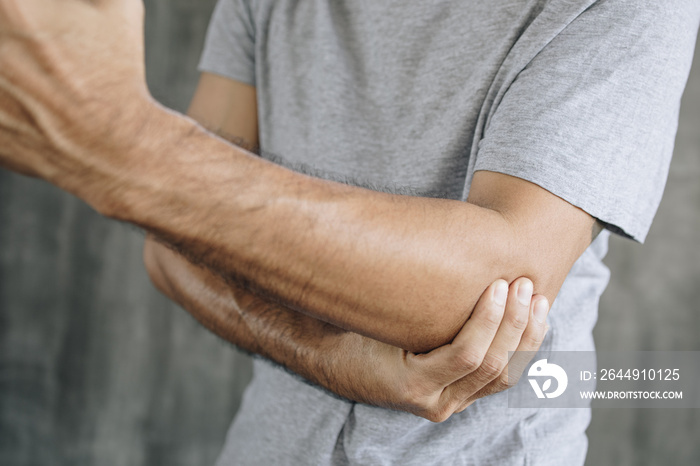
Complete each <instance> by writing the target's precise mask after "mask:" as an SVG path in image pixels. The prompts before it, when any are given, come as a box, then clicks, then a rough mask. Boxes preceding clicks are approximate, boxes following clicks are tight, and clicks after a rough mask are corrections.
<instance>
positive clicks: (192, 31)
mask: <svg viewBox="0 0 700 466" xmlns="http://www.w3.org/2000/svg"><path fill="white" fill-rule="evenodd" d="M214 3H215V1H214V0H198V1H197V2H193V1H190V0H147V1H146V7H147V13H148V16H147V44H148V47H147V62H148V74H149V84H150V86H151V89H152V92H153V94H154V95H155V97H156V98H157V99H159V100H160V101H161V102H163V103H164V104H166V105H168V106H170V107H173V108H175V109H178V110H184V109H185V107H186V105H187V102H188V100H189V98H190V96H191V93H192V90H193V87H194V84H195V80H196V71H195V65H196V62H197V58H198V55H199V52H200V48H201V43H202V40H203V34H204V31H205V27H206V24H207V22H208V19H209V15H210V13H211V9H212V8H213V5H214ZM699 207H700V59H698V58H697V57H696V66H695V68H694V71H693V74H692V75H691V78H690V82H689V85H688V89H687V91H686V95H685V97H684V103H683V109H682V115H681V123H680V130H679V135H678V141H677V148H676V155H675V158H674V162H673V165H672V168H671V175H670V179H669V185H668V188H667V191H666V195H665V198H664V202H663V203H662V206H661V209H660V211H659V214H658V216H657V220H656V224H655V226H654V227H653V229H652V232H651V234H650V235H649V239H648V241H647V244H646V245H645V246H643V247H641V246H638V245H635V244H632V243H629V242H626V241H623V240H619V239H615V240H614V241H613V242H612V244H611V253H610V255H609V258H608V261H607V262H608V264H609V265H610V267H611V268H612V270H613V277H614V278H613V281H612V283H611V285H610V287H609V289H608V291H607V293H606V295H605V296H604V299H603V302H602V305H601V319H600V324H599V325H598V328H597V329H596V337H597V341H598V345H599V347H600V348H602V349H618V348H619V349H623V348H624V349H628V350H629V349H646V350H651V349H659V350H660V349H665V350H696V351H698V350H700V340H699V339H698V336H697V334H698V332H699V331H700V315H699V313H698V308H700V304H698V303H700V286H699V285H700V208H699ZM141 244H142V235H141V234H140V233H139V232H138V231H136V230H134V229H131V228H129V227H126V226H123V225H119V224H116V223H113V222H109V221H106V220H104V219H102V218H100V217H99V216H98V215H96V214H95V213H94V212H93V211H92V210H91V209H90V208H89V207H87V206H85V205H84V204H83V203H81V202H79V201H77V200H76V199H74V198H72V197H71V196H68V195H66V194H64V193H62V192H60V191H59V190H57V189H55V188H53V187H51V186H49V185H47V184H45V183H42V182H39V181H36V180H30V179H25V178H21V177H19V176H15V175H12V174H9V173H6V172H0V464H2V465H12V466H15V465H76V466H78V465H104V466H111V465H115V466H116V465H144V466H146V465H148V466H158V465H167V466H177V465H204V464H211V463H212V462H213V460H214V458H215V457H216V455H217V453H218V450H219V448H220V445H221V442H222V441H223V438H224V434H225V431H226V428H227V427H228V424H229V422H230V420H231V419H232V417H233V415H234V413H235V411H236V409H237V407H238V403H239V398H240V394H241V391H242V390H243V388H244V386H245V385H246V383H247V382H248V380H249V378H250V366H249V362H248V360H247V358H246V357H244V356H242V355H240V354H239V353H237V352H236V351H233V350H231V348H230V347H229V346H227V345H225V344H223V343H221V342H219V341H218V340H216V339H215V338H214V337H213V336H211V335H209V334H208V333H207V332H205V331H204V330H202V329H201V328H200V327H199V326H198V325H197V324H196V323H195V322H194V321H193V320H192V319H191V318H190V317H189V316H188V315H187V314H186V313H185V312H183V311H181V310H179V309H178V308H176V307H175V306H174V305H172V304H170V303H168V302H167V301H166V300H165V299H164V298H162V297H161V296H160V295H158V293H157V292H156V291H154V290H153V289H152V287H151V286H150V284H149V282H148V279H147V276H146V274H145V272H144V270H143V267H142V265H141ZM589 435H590V439H591V449H590V454H589V464H590V465H613V464H614V465H627V464H630V465H631V464H634V465H647V464H648V465H656V464H662V463H663V464H679V465H685V464H688V465H690V464H700V447H699V446H698V445H697V438H698V436H699V435H700V417H699V416H698V413H697V410H691V411H678V410H667V411H666V410H609V411H595V412H594V418H593V423H592V425H591V428H590V429H589Z"/></svg>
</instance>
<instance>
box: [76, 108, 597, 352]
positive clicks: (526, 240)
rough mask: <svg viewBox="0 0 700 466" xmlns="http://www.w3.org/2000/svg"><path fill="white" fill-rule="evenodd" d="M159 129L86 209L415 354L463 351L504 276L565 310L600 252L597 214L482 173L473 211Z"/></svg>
mask: <svg viewBox="0 0 700 466" xmlns="http://www.w3.org/2000/svg"><path fill="white" fill-rule="evenodd" d="M150 124H151V125H152V126H153V128H154V131H151V132H149V133H148V134H145V135H144V138H143V141H140V143H139V145H138V149H137V150H132V151H131V152H129V153H128V154H127V157H126V158H127V159H128V163H125V162H122V163H120V164H119V165H118V166H115V169H114V171H113V172H111V173H114V175H113V176H115V177H118V179H119V180H120V183H119V187H118V188H117V189H118V192H117V193H112V194H113V195H110V196H108V197H104V196H102V197H100V193H95V192H86V193H83V194H82V195H83V197H84V198H86V199H91V198H92V199H101V202H99V203H98V208H99V209H100V210H101V211H102V212H103V213H106V214H108V215H110V216H112V217H116V218H120V219H122V220H126V221H130V222H132V223H136V224H138V225H141V226H143V227H144V228H146V229H147V230H149V231H151V232H153V233H154V234H156V235H157V236H158V237H159V238H160V239H161V240H163V241H165V242H167V243H169V244H171V245H172V246H173V247H175V248H176V249H177V250H178V251H180V252H182V253H183V254H185V255H186V256H187V257H188V258H189V259H190V260H192V261H193V262H195V263H198V264H202V265H205V266H207V267H209V268H210V269H212V270H214V271H216V272H217V273H219V274H220V275H221V276H223V277H225V278H226V279H228V280H232V281H233V282H235V283H238V284H240V285H243V286H245V287H247V288H248V289H251V290H253V291H254V292H256V293H258V294H261V295H262V296H265V297H266V298H268V299H271V300H274V301H276V302H279V303H281V304H283V305H284V306H286V307H289V308H292V309H294V310H297V311H301V312H304V313H306V314H308V315H310V316H312V317H315V318H318V319H321V320H324V321H326V322H329V323H332V324H334V325H337V326H340V327H342V328H345V329H349V330H352V331H355V332H358V333H361V334H363V335H367V336H370V337H372V338H375V339H378V340H381V341H385V342H388V343H390V344H393V345H396V346H400V347H402V348H406V349H409V350H412V351H418V352H421V351H426V350H429V349H432V348H434V347H437V346H440V345H442V344H444V343H446V342H449V341H451V340H452V338H453V337H454V336H455V334H456V333H457V331H458V330H459V329H460V328H461V326H462V324H463V323H464V321H465V320H466V319H467V318H468V316H469V314H470V312H471V309H472V308H473V307H474V304H475V303H476V301H477V299H478V298H479V296H480V295H481V293H482V292H483V291H484V290H485V289H486V287H487V286H488V285H489V284H490V283H491V282H493V281H494V280H496V279H498V278H504V279H506V280H507V281H512V280H513V279H515V278H516V277H518V276H527V277H530V278H531V279H532V280H533V282H534V283H535V291H536V292H537V293H540V294H544V295H545V296H547V298H549V300H550V302H551V301H553V300H554V298H555V297H556V294H557V292H558V290H559V288H560V286H561V284H562V282H563V280H564V278H565V276H566V274H567V273H568V271H569V269H570V267H571V265H572V264H573V262H574V261H575V260H576V259H577V258H578V256H579V255H580V254H581V253H582V252H583V250H584V249H585V248H586V246H587V245H588V244H589V242H590V231H591V226H592V224H593V220H592V218H591V217H590V216H589V215H588V214H586V213H585V212H583V211H581V210H580V209H578V208H576V207H574V206H572V205H570V204H568V203H567V202H565V201H563V200H561V199H560V198H558V197H556V196H554V195H552V194H551V193H549V192H547V191H545V190H544V189H542V188H540V187H538V186H536V185H533V184H531V183H528V182H526V181H523V180H520V179H517V178H513V177H510V176H507V175H501V174H496V173H490V172H478V173H477V174H476V175H475V177H474V180H473V184H472V188H471V194H470V198H469V202H467V203H464V202H459V201H452V200H444V199H425V198H415V197H407V196H399V195H391V194H385V193H379V192H374V191H369V190H366V189H362V188H357V187H352V186H346V185H342V184H338V183H333V182H328V181H324V180H320V179H316V178H311V177H308V176H305V175H302V174H298V173H294V172H292V171H290V170H287V169H285V168H282V167H279V166H277V165H274V164H272V163H268V162H266V161H264V160H262V159H260V158H258V157H256V156H254V155H252V154H250V153H247V152H246V151H245V150H242V149H241V148H239V147H236V146H233V145H231V144H229V143H228V142H226V141H224V140H222V139H220V138H218V137H215V136H214V135H213V134H211V133H210V132H208V131H206V130H204V129H203V128H202V127H201V126H199V125H197V124H196V123H195V122H193V121H192V120H189V119H185V118H183V117H181V116H179V115H175V114H171V113H168V112H165V111H163V112H157V116H154V117H152V120H151V123H150ZM151 135H153V136H151ZM121 158H122V159H123V158H124V157H121ZM116 159H119V157H116ZM108 185H111V186H114V185H115V183H114V182H111V183H108Z"/></svg>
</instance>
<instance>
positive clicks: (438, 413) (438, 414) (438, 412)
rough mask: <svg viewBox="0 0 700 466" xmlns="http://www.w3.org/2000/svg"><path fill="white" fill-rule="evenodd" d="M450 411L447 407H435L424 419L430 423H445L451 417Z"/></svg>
mask: <svg viewBox="0 0 700 466" xmlns="http://www.w3.org/2000/svg"><path fill="white" fill-rule="evenodd" d="M452 411H453V410H452V409H451V406H449V405H443V406H437V407H435V408H433V409H431V410H429V411H428V413H427V416H426V419H428V420H429V421H431V422H435V423H440V422H445V421H446V420H447V419H449V418H450V416H451V415H452Z"/></svg>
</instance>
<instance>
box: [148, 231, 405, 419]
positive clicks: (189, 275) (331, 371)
mask: <svg viewBox="0 0 700 466" xmlns="http://www.w3.org/2000/svg"><path fill="white" fill-rule="evenodd" d="M144 258H145V262H146V265H147V267H148V270H149V273H150V275H151V277H152V280H153V282H154V284H155V285H156V286H157V287H158V288H159V289H160V290H161V292H163V293H164V294H165V295H166V296H168V297H170V298H171V299H173V300H175V301H176V302H178V303H179V304H180V305H181V306H182V307H183V308H185V309H186V310H187V311H188V312H189V313H190V314H192V315H193V316H194V317H195V318H196V319H197V320H198V321H199V322H200V323H201V324H202V325H203V326H205V327H206V328H207V329H209V330H210V331H212V332H213V333H215V334H216V335H218V336H219V337H221V338H223V339H224V340H226V341H228V342H230V343H233V344H234V345H236V346H238V347H240V348H242V349H244V350H246V351H249V352H251V353H255V354H258V355H261V356H263V357H265V358H268V359H270V360H272V361H275V362H276V363H278V364H281V365H283V366H284V367H286V368H288V369H289V370H291V371H292V372H295V373H296V374H299V375H300V376H302V377H304V378H305V379H307V380H309V381H311V382H312V383H314V384H317V385H319V386H322V387H324V388H326V389H327V390H330V391H332V392H334V393H336V394H338V395H340V396H343V397H345V398H348V399H351V400H353V401H359V402H363V403H369V404H374V405H380V406H385V407H397V404H398V403H397V400H396V397H394V398H391V396H390V394H391V393H395V392H396V390H397V389H398V387H388V386H386V384H385V383H384V382H385V381H386V380H391V378H390V374H373V373H372V372H371V371H372V352H371V350H372V349H375V350H376V349H378V348H380V347H382V350H383V351H395V352H397V353H398V352H401V350H400V349H399V348H391V347H389V345H384V344H380V343H378V342H373V341H371V340H370V339H369V338H367V337H363V336H361V335H358V334H355V333H352V332H348V331H345V330H342V329H340V328H338V327H335V326H333V325H331V324H328V323H325V322H322V321H319V320H317V319H314V318H312V317H309V316H306V315H304V314H301V313H298V312H295V311H292V310H289V309H285V308H283V307H282V306H279V305H276V304H273V303H270V302H268V301H265V300H263V299H260V298H258V297H256V296H254V295H253V294H251V293H249V292H246V291H244V290H242V289H240V288H238V287H235V286H233V287H232V286H230V285H228V284H226V283H225V282H224V281H223V279H222V278H221V277H219V276H218V275H215V274H213V273H212V272H210V271H208V270H207V269H204V268H201V267H198V266H195V265H192V264H191V263H189V262H188V261H186V260H185V259H184V258H182V257H181V256H178V255H177V254H176V253H174V252H172V251H169V250H167V249H166V248H165V247H164V246H162V245H159V244H157V243H155V242H154V241H153V240H147V243H146V247H145V250H144ZM359 349H364V351H358V350H359Z"/></svg>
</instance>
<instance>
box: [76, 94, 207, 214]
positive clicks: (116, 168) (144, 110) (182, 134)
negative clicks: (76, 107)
mask: <svg viewBox="0 0 700 466" xmlns="http://www.w3.org/2000/svg"><path fill="white" fill-rule="evenodd" d="M120 119H121V120H122V121H123V122H124V123H123V124H120V125H119V127H120V128H119V130H118V131H115V132H114V134H112V135H110V136H109V137H105V138H104V140H103V141H102V142H101V143H100V144H99V147H98V148H97V149H96V150H97V151H99V152H100V156H99V157H98V159H99V160H100V161H105V162H106V163H105V164H104V166H100V167H95V170H94V171H93V172H92V173H90V179H91V180H90V181H92V182H91V183H86V182H85V181H84V180H80V181H79V182H78V186H76V188H75V189H73V190H71V191H72V192H74V194H76V195H77V196H78V197H80V198H82V199H84V200H85V201H86V202H88V204H90V205H91V206H92V207H93V208H95V210H97V211H98V212H99V213H101V214H102V215H104V216H106V217H109V218H113V219H115V220H122V221H127V222H132V223H136V224H141V223H142V222H140V221H139V220H138V219H140V218H144V217H148V216H149V215H150V214H151V213H152V211H148V208H149V207H151V206H152V204H153V202H152V200H153V198H154V196H156V195H157V194H159V193H160V192H162V191H163V190H164V189H167V188H168V187H169V186H172V185H177V182H174V181H173V180H174V171H175V169H174V167H176V164H174V163H173V162H175V160H176V158H177V152H176V150H177V148H178V146H181V145H182V144H183V139H185V138H187V137H188V135H189V134H191V133H192V132H193V130H192V129H193V128H195V127H196V124H195V123H194V122H191V121H189V120H188V119H187V118H185V117H183V116H181V115H179V114H177V113H175V112H172V111H170V110H168V109H167V108H165V107H163V106H161V105H160V104H158V103H157V102H155V101H153V100H152V99H143V100H142V101H139V102H135V103H134V105H133V106H130V108H129V110H127V111H125V112H123V114H122V115H121V117H120ZM93 158H95V157H93Z"/></svg>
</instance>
